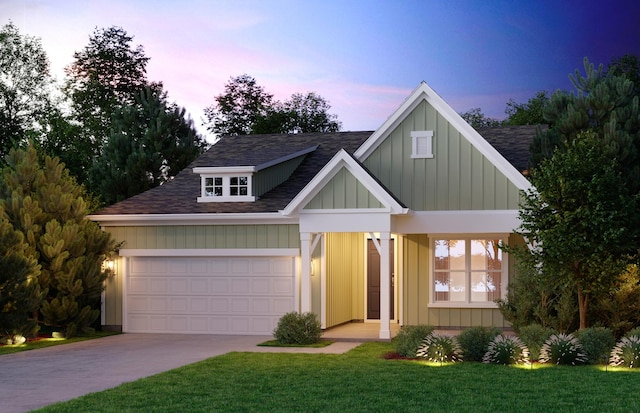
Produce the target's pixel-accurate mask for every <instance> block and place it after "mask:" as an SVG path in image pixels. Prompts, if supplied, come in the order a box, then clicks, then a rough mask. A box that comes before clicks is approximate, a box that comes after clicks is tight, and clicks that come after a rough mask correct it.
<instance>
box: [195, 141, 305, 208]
mask: <svg viewBox="0 0 640 413" xmlns="http://www.w3.org/2000/svg"><path fill="white" fill-rule="evenodd" d="M317 147H318V146H317V145H313V146H309V147H306V148H304V149H302V150H298V151H295V152H291V153H286V152H284V154H283V148H282V147H278V148H275V149H272V150H271V154H270V153H269V151H264V152H263V153H259V154H257V155H255V154H254V156H256V157H259V158H260V160H261V161H262V162H261V163H259V164H258V165H246V166H197V167H194V168H193V173H195V174H199V175H200V196H198V198H197V200H198V202H255V201H256V200H258V199H259V198H260V196H261V195H263V194H265V193H266V192H268V191H270V190H272V189H273V188H275V187H276V186H278V185H280V184H281V183H283V182H284V181H286V180H287V179H289V177H290V176H291V175H292V174H293V172H294V171H295V170H296V168H297V167H298V166H299V165H300V163H301V162H302V161H303V160H304V158H305V157H306V155H307V154H309V153H311V152H313V151H315V150H316V148H317ZM285 151H286V149H285Z"/></svg>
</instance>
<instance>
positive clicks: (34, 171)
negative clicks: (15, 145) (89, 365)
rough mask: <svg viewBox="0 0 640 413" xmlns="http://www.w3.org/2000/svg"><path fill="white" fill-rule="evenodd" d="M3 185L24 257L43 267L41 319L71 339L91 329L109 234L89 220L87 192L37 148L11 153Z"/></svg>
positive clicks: (1, 198) (0, 193)
mask: <svg viewBox="0 0 640 413" xmlns="http://www.w3.org/2000/svg"><path fill="white" fill-rule="evenodd" d="M7 165H8V166H7V168H6V169H5V171H4V175H3V179H2V181H0V206H1V207H2V208H4V210H5V212H6V214H7V217H8V219H9V222H10V223H11V224H12V225H13V227H14V228H15V229H16V230H18V231H20V232H21V233H22V234H23V235H24V237H25V240H26V242H27V243H28V247H27V249H26V251H25V254H26V255H27V256H29V257H32V258H33V259H36V260H37V261H38V263H39V264H40V267H41V273H40V276H39V277H38V281H39V284H40V288H41V289H42V290H48V293H47V296H46V300H45V302H44V303H43V305H42V306H41V308H40V315H41V316H42V318H43V321H44V322H45V324H47V325H51V326H55V327H59V328H61V329H62V330H63V332H64V333H65V334H66V335H67V336H68V337H71V336H73V335H75V334H76V332H77V331H88V330H89V329H90V326H91V324H92V323H93V321H95V320H96V319H97V317H98V316H99V314H100V309H99V299H100V293H101V292H102V288H103V282H104V280H105V279H106V277H107V272H106V271H105V270H103V269H102V262H103V261H104V259H105V257H106V256H107V255H109V254H110V253H111V252H112V251H113V250H114V247H115V246H114V242H113V240H112V239H111V236H110V235H109V234H107V233H105V232H103V231H102V230H101V229H100V227H99V226H98V224H97V223H95V222H92V221H90V220H88V219H87V214H88V208H87V203H86V202H85V196H86V194H85V191H84V189H83V187H82V186H80V185H78V184H77V183H76V182H75V180H74V179H73V178H72V177H70V176H69V173H68V171H67V170H66V169H64V164H62V163H60V162H59V160H58V159H57V158H54V159H52V158H50V157H49V156H45V157H44V160H43V161H40V160H39V157H38V154H37V152H36V150H35V149H34V148H33V147H29V148H27V149H26V150H12V151H11V152H10V154H9V156H8V157H7Z"/></svg>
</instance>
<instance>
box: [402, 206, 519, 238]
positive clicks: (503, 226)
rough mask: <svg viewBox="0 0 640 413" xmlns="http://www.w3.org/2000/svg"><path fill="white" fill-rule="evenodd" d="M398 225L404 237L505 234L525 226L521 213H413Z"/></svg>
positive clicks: (404, 217) (497, 211) (403, 218)
mask: <svg viewBox="0 0 640 413" xmlns="http://www.w3.org/2000/svg"><path fill="white" fill-rule="evenodd" d="M394 222H395V224H394V231H396V232H398V233H400V234H480V233H482V234H487V233H501V234H502V233H512V232H514V230H516V229H517V228H518V227H519V226H520V223H521V221H520V218H519V216H518V210H495V211H488V210H481V211H475V210H473V211H413V213H412V214H411V215H407V216H398V217H396V219H395V220H394Z"/></svg>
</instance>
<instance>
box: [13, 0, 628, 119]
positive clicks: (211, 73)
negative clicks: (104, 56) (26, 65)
mask: <svg viewBox="0 0 640 413" xmlns="http://www.w3.org/2000/svg"><path fill="white" fill-rule="evenodd" d="M9 20H12V21H13V22H14V23H15V24H16V26H17V27H18V28H19V29H20V31H21V33H22V34H29V35H32V36H36V37H39V38H40V39H41V41H42V44H43V47H44V49H45V51H46V52H47V54H48V56H49V59H50V61H51V67H52V72H53V74H54V75H56V76H57V77H58V78H59V79H62V78H63V70H62V69H63V68H64V66H66V65H68V64H70V63H71V61H72V59H73V57H72V55H73V52H74V51H78V50H81V49H82V48H83V47H84V46H85V45H86V44H87V43H88V38H89V35H90V34H91V33H92V32H93V31H94V29H95V28H96V27H99V28H100V27H109V26H114V25H115V26H121V27H122V28H124V29H125V30H126V31H127V33H128V34H130V35H132V36H134V44H135V45H138V44H141V45H143V46H144V49H145V53H146V55H147V56H148V57H150V58H151V60H150V62H149V65H148V76H149V79H150V80H155V81H162V82H164V85H165V88H166V89H167V91H168V92H169V98H170V100H171V101H175V102H177V103H178V104H179V105H181V106H184V107H185V108H186V109H187V111H188V112H189V113H190V114H191V116H192V118H193V119H194V121H195V123H196V124H197V125H198V126H200V124H201V118H202V111H203V109H204V108H205V107H206V106H209V105H210V104H212V103H213V99H214V97H215V96H217V95H219V94H220V93H222V91H223V88H224V84H225V83H226V82H227V81H228V80H229V78H230V77H231V76H238V75H241V74H243V73H247V74H249V75H251V76H253V77H254V78H255V79H256V80H257V82H258V84H259V85H261V86H263V87H264V88H265V89H266V90H267V91H268V92H270V93H273V94H274V95H275V97H276V98H277V99H280V100H284V99H287V98H288V97H289V96H290V95H291V94H292V93H294V92H300V93H303V92H307V91H315V92H317V93H319V94H320V95H322V96H323V97H325V98H326V99H328V100H329V101H330V103H331V105H332V110H331V112H332V113H335V114H337V115H338V117H339V119H340V120H341V121H342V123H343V128H344V129H345V130H373V129H376V128H378V127H379V126H380V125H381V124H382V123H383V122H384V121H385V119H386V118H387V117H388V116H389V115H390V114H391V112H392V111H393V110H395V109H396V108H397V107H398V106H399V105H400V104H401V103H402V101H403V100H404V99H405V98H406V97H407V96H408V95H409V93H410V92H411V91H412V90H413V89H414V88H415V87H416V86H417V85H418V84H419V83H420V82H421V81H422V80H424V81H426V82H427V83H428V84H429V86H431V87H432V88H433V89H434V90H435V91H436V92H437V93H438V94H439V95H440V96H442V97H443V98H444V99H445V100H446V101H447V102H448V103H449V104H450V105H451V106H453V108H454V109H455V110H456V111H458V112H464V111H466V110H469V109H471V108H476V107H480V108H481V109H482V110H483V111H484V113H485V114H486V115H488V116H491V117H496V118H504V116H505V115H504V109H505V104H506V102H507V101H508V100H509V99H514V100H516V101H517V102H526V101H527V100H528V99H529V98H530V97H532V96H534V95H535V93H536V92H537V91H540V90H548V91H553V90H556V89H565V90H572V86H571V83H570V82H569V78H568V75H569V73H573V71H574V70H575V69H582V60H583V58H584V57H585V56H588V57H589V59H590V60H591V61H592V62H594V63H597V64H599V63H603V64H605V66H606V64H607V63H609V62H610V61H611V58H612V57H615V56H621V55H623V54H626V53H631V54H636V55H640V2H639V1H637V0H602V1H593V0H582V1H577V0H557V1H550V0H541V1H515V0H514V1H494V0H479V1H459V0H456V1H444V0H443V1H429V0H415V1H402V0H389V1H382V0H366V1H365V0H322V1H320V0H317V1H310V0H289V1H287V0H281V1H270V0H234V1H231V0H229V1H226V0H225V1H222V0H219V1H212V0H209V1H206V0H200V1H197V0H182V1H179V2H178V1H165V0H156V1H151V0H148V1H138V0H94V1H91V0H84V1H80V0H77V1H76V0H68V1H55V0H50V1H44V0H43V1H36V0H33V1H29V0H22V1H20V0H0V24H4V23H6V22H8V21H9ZM200 129H201V130H202V128H200Z"/></svg>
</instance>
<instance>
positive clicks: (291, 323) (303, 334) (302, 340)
mask: <svg viewBox="0 0 640 413" xmlns="http://www.w3.org/2000/svg"><path fill="white" fill-rule="evenodd" d="M321 335H322V326H321V325H320V321H319V320H318V317H317V316H316V315H315V314H314V313H312V312H307V313H302V314H300V313H297V312H295V311H293V312H290V313H287V314H285V315H283V316H282V317H281V318H280V320H279V321H278V325H277V326H276V328H275V330H274V331H273V336H274V337H275V339H276V340H277V341H278V342H280V343H282V344H313V343H317V342H318V341H320V336H321Z"/></svg>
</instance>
